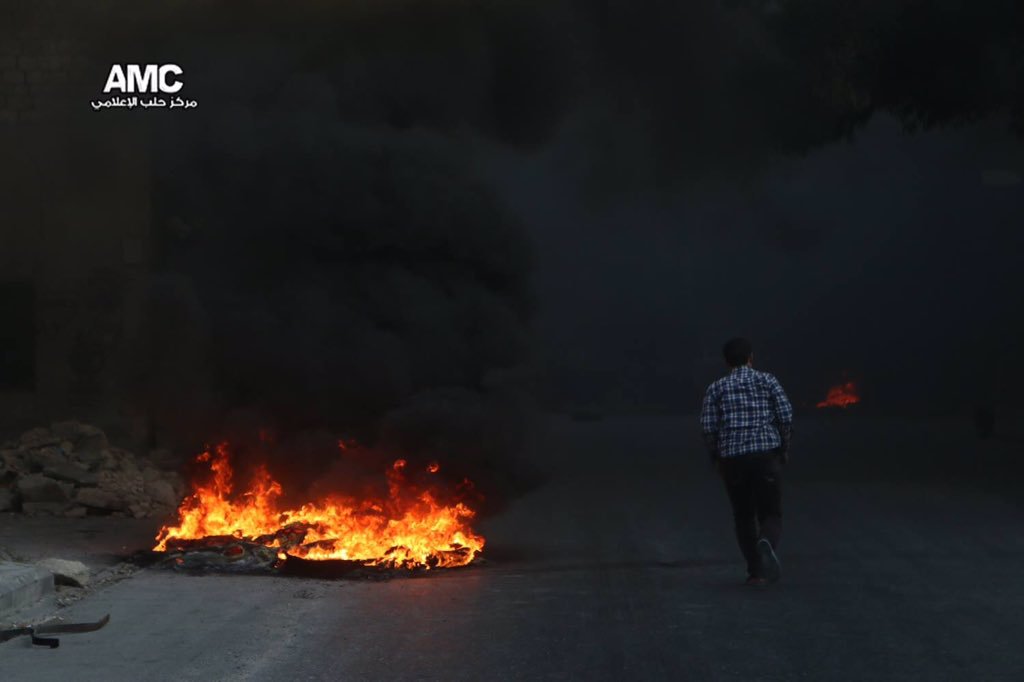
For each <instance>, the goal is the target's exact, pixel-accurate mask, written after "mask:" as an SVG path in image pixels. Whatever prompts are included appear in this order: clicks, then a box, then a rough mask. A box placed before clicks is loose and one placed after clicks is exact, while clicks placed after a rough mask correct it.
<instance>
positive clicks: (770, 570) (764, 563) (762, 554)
mask: <svg viewBox="0 0 1024 682" xmlns="http://www.w3.org/2000/svg"><path fill="white" fill-rule="evenodd" d="M757 556H758V559H759V560H760V562H761V575H763V576H764V577H765V578H766V579H767V580H768V582H770V583H777V582H778V581H779V578H781V577H782V567H781V566H780V565H779V557H777V556H775V549H773V548H772V543H770V542H768V540H766V539H765V538H761V539H760V540H758V541H757Z"/></svg>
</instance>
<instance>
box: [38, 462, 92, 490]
mask: <svg viewBox="0 0 1024 682" xmlns="http://www.w3.org/2000/svg"><path fill="white" fill-rule="evenodd" d="M43 475H44V476H49V477H50V478H55V479H57V480H58V481H67V482H69V483H74V484H75V485H78V486H94V485H98V484H99V482H100V479H99V476H97V475H96V474H94V473H93V472H91V471H89V470H88V469H86V468H85V467H81V466H79V465H77V464H73V463H71V462H62V463H60V464H57V465H54V466H48V467H46V468H45V469H43Z"/></svg>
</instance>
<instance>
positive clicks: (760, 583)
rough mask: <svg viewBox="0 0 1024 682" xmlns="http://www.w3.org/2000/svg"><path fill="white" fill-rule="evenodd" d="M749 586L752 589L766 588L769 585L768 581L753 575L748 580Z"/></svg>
mask: <svg viewBox="0 0 1024 682" xmlns="http://www.w3.org/2000/svg"><path fill="white" fill-rule="evenodd" d="M747 584H748V585H750V586H751V587H764V586H765V585H767V584H768V581H767V580H765V579H764V578H762V577H760V576H757V575H752V576H750V577H749V578H747Z"/></svg>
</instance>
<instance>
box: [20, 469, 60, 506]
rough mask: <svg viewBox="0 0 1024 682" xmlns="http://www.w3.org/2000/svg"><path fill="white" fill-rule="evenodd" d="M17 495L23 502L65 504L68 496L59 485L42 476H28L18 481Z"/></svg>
mask: <svg viewBox="0 0 1024 682" xmlns="http://www.w3.org/2000/svg"><path fill="white" fill-rule="evenodd" d="M17 490H18V495H19V496H20V497H21V500H22V502H23V503H25V502H67V500H68V496H67V494H66V493H65V492H64V489H63V488H62V487H61V486H60V484H59V483H58V482H57V481H55V480H53V479H52V478H47V477H46V476H43V475H42V474H28V475H27V476H22V477H21V478H19V479H18V483H17Z"/></svg>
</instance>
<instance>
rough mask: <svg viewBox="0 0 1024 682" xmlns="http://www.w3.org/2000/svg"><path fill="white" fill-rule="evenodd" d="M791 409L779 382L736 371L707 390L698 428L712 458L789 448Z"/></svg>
mask: <svg viewBox="0 0 1024 682" xmlns="http://www.w3.org/2000/svg"><path fill="white" fill-rule="evenodd" d="M792 424H793V406H792V405H791V404H790V402H789V398H787V397H786V393H785V391H783V390H782V385H781V384H780V383H779V380H778V379H776V378H775V377H774V376H773V375H771V374H769V373H767V372H759V371H757V370H755V369H753V368H751V367H747V366H745V365H744V366H742V367H737V368H736V369H734V370H733V371H732V372H730V373H729V374H728V375H726V376H724V377H722V378H721V379H719V380H718V381H716V382H715V383H713V384H711V385H710V386H708V390H707V392H706V393H705V394H704V407H703V409H702V410H701V415H700V425H701V429H702V430H703V431H704V439H705V441H706V442H707V445H708V448H709V449H710V450H711V452H712V453H713V454H717V455H719V456H721V457H735V456H737V455H744V454H747V453H749V452H763V451H765V450H774V449H775V448H778V447H780V446H783V445H785V446H787V447H788V445H789V438H790V434H791V432H792Z"/></svg>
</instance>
